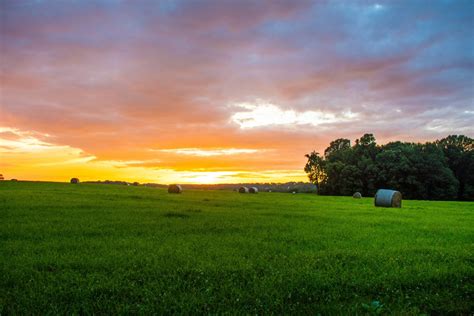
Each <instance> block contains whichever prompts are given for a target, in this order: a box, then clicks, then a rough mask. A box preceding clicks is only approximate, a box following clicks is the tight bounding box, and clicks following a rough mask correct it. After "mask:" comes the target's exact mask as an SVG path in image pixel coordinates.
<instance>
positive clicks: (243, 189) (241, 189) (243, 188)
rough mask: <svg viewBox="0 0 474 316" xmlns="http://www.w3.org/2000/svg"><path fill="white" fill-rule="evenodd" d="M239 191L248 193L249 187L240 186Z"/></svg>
mask: <svg viewBox="0 0 474 316" xmlns="http://www.w3.org/2000/svg"><path fill="white" fill-rule="evenodd" d="M239 193H249V188H247V187H240V188H239Z"/></svg>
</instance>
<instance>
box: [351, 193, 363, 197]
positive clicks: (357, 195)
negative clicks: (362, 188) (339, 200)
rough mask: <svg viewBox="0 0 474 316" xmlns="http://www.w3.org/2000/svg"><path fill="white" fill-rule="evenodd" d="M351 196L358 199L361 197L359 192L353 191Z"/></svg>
mask: <svg viewBox="0 0 474 316" xmlns="http://www.w3.org/2000/svg"><path fill="white" fill-rule="evenodd" d="M352 197H353V198H354V199H360V198H362V194H360V192H356V193H354V194H353V195H352Z"/></svg>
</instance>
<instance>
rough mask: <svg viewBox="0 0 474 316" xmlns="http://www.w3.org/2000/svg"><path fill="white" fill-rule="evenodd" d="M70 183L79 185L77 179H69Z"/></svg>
mask: <svg viewBox="0 0 474 316" xmlns="http://www.w3.org/2000/svg"><path fill="white" fill-rule="evenodd" d="M71 183H72V184H78V183H79V179H78V178H72V179H71Z"/></svg>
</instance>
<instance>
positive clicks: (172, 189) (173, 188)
mask: <svg viewBox="0 0 474 316" xmlns="http://www.w3.org/2000/svg"><path fill="white" fill-rule="evenodd" d="M181 192H183V188H182V187H181V186H180V185H179V184H170V185H169V186H168V193H176V194H179V193H181Z"/></svg>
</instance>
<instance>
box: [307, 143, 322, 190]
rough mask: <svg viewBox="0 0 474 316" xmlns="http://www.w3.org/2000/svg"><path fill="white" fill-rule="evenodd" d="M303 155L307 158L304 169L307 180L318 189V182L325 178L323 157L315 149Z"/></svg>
mask: <svg viewBox="0 0 474 316" xmlns="http://www.w3.org/2000/svg"><path fill="white" fill-rule="evenodd" d="M305 157H306V158H308V161H307V162H306V165H305V167H304V171H305V172H306V173H307V174H308V178H309V181H311V182H312V183H314V184H315V185H316V187H317V188H318V191H319V184H320V183H321V182H324V181H325V179H326V173H325V171H324V159H323V158H322V157H321V156H320V155H319V153H317V152H315V151H313V152H311V153H310V154H306V155H305Z"/></svg>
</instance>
